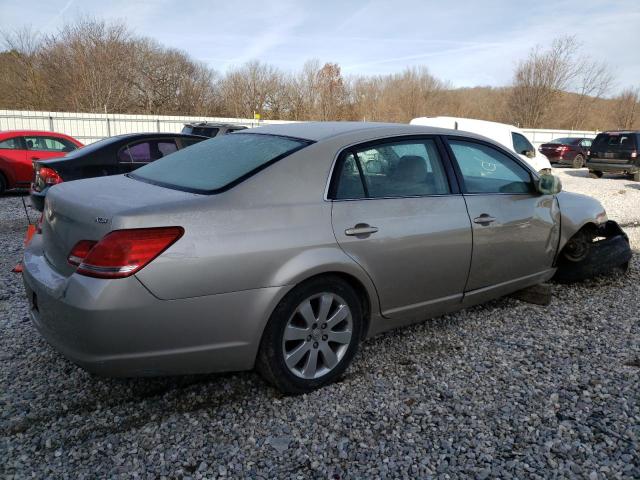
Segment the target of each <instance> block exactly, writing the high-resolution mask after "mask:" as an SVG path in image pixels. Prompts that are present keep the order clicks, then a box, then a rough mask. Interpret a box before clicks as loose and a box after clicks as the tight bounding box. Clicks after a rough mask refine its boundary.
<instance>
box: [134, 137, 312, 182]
mask: <svg viewBox="0 0 640 480" xmlns="http://www.w3.org/2000/svg"><path fill="white" fill-rule="evenodd" d="M310 143H311V142H310V141H308V140H302V139H298V138H290V137H280V136H276V135H265V134H243V133H237V134H235V135H222V136H219V137H215V138H212V139H210V140H205V141H203V142H200V143H197V144H195V145H192V146H190V147H189V148H185V149H183V150H178V151H177V152H175V153H174V154H172V155H169V156H167V157H165V158H161V159H160V160H158V161H156V162H153V163H150V164H148V165H145V166H144V167H142V168H139V169H138V170H136V172H135V174H131V177H132V178H136V179H139V180H142V181H147V182H151V183H155V184H159V185H162V186H165V187H168V188H175V189H178V190H187V191H195V192H198V193H216V192H217V191H221V190H224V189H226V188H229V187H231V186H233V185H235V184H236V183H238V182H240V181H242V179H244V178H247V177H249V176H251V175H253V174H254V173H256V172H257V171H259V170H261V169H263V168H265V167H267V166H269V165H270V164H271V163H273V162H276V161H277V160H279V159H281V158H284V157H286V156H287V155H290V154H292V153H293V152H295V151H297V150H300V149H301V148H304V147H306V146H307V145H309V144H310Z"/></svg>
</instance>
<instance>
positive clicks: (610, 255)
mask: <svg viewBox="0 0 640 480" xmlns="http://www.w3.org/2000/svg"><path fill="white" fill-rule="evenodd" d="M631 257H632V252H631V246H630V245H629V238H628V237H627V234H626V233H624V231H623V230H622V228H621V227H620V226H619V225H618V224H617V223H616V222H614V221H612V220H608V221H606V222H604V223H601V224H600V225H597V226H596V225H590V226H589V227H585V228H583V229H581V230H580V231H579V232H577V233H576V234H575V235H574V236H573V237H571V239H570V240H569V241H568V242H567V243H566V245H565V246H564V248H563V249H562V251H561V253H560V255H559V256H558V259H557V265H556V266H557V271H556V274H555V276H554V280H555V281H557V282H560V283H573V282H580V281H582V280H586V279H588V278H593V277H597V276H599V275H608V274H612V273H615V272H624V271H626V270H627V268H628V266H629V261H630V260H631Z"/></svg>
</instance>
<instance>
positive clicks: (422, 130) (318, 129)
mask: <svg viewBox="0 0 640 480" xmlns="http://www.w3.org/2000/svg"><path fill="white" fill-rule="evenodd" d="M365 133H375V134H376V136H378V135H379V136H385V135H425V134H432V135H433V134H436V135H457V136H459V135H461V134H462V135H464V136H466V137H470V138H478V139H482V140H486V138H485V137H483V136H481V135H476V134H474V133H471V132H463V131H461V130H450V129H448V128H437V127H426V126H422V125H409V124H403V123H377V122H304V123H302V122H301V123H285V124H278V125H266V126H263V127H256V128H251V129H248V130H245V131H243V132H242V134H243V135H246V134H270V135H282V136H286V137H295V138H301V139H304V140H311V141H320V140H326V139H328V138H331V137H337V136H341V135H349V134H353V135H356V136H359V135H358V134H365Z"/></svg>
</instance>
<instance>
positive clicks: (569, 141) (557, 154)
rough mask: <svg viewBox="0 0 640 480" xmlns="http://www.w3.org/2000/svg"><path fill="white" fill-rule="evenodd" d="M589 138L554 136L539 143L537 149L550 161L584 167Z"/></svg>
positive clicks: (589, 144) (589, 142) (589, 143)
mask: <svg viewBox="0 0 640 480" xmlns="http://www.w3.org/2000/svg"><path fill="white" fill-rule="evenodd" d="M592 141H593V140H592V139H591V138H584V137H579V138H556V139H555V140H551V141H550V142H549V143H544V144H542V145H540V148H539V149H538V151H539V152H540V153H542V154H543V155H544V156H545V157H547V158H548V159H549V161H550V162H551V163H560V164H566V165H571V166H572V167H573V168H582V167H584V164H585V160H586V158H587V152H588V151H589V147H590V146H591V142H592Z"/></svg>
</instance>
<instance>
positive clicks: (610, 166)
mask: <svg viewBox="0 0 640 480" xmlns="http://www.w3.org/2000/svg"><path fill="white" fill-rule="evenodd" d="M586 167H587V168H588V169H589V170H599V171H601V172H627V173H636V172H639V171H640V166H638V165H635V164H633V163H602V162H594V161H591V160H589V161H587V164H586Z"/></svg>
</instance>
